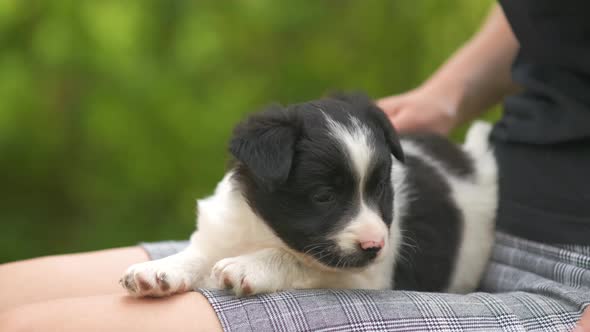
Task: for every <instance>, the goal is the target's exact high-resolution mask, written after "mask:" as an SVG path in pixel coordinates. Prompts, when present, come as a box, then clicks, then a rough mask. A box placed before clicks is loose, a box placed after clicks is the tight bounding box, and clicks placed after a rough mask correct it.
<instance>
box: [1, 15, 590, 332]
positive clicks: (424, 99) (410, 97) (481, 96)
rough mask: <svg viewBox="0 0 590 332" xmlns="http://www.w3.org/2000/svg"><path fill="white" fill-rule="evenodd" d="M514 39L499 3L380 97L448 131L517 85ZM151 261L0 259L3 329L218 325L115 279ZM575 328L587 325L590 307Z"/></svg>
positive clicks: (118, 256) (420, 122)
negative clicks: (449, 50)
mask: <svg viewBox="0 0 590 332" xmlns="http://www.w3.org/2000/svg"><path fill="white" fill-rule="evenodd" d="M517 49H518V42H517V41H516V39H515V38H514V35H513V34H512V31H511V30H510V27H509V25H508V23H507V21H506V18H505V17H504V14H503V12H502V10H501V9H500V8H499V7H498V6H496V7H495V8H494V9H493V10H492V12H491V14H490V16H489V17H488V19H487V21H486V23H485V24H484V25H483V27H482V29H481V30H480V32H479V33H478V34H476V35H475V36H474V37H473V38H472V39H471V40H470V41H469V42H467V43H466V44H465V46H464V47H463V48H461V49H460V50H458V51H457V52H456V53H455V55H453V56H452V57H451V58H450V59H449V60H448V61H447V62H446V63H445V64H444V65H443V66H442V67H441V68H440V69H439V70H438V71H437V72H436V73H435V74H434V75H433V76H432V77H431V78H430V79H429V80H427V81H426V82H425V83H424V84H422V85H421V86H420V87H418V88H416V89H414V90H412V91H409V92H406V93H403V94H400V95H394V96H390V97H386V98H383V99H380V100H378V105H379V106H380V107H381V108H382V109H383V110H384V111H385V112H386V113H387V115H388V116H389V118H390V120H391V121H392V123H393V124H394V126H395V127H396V128H397V129H398V130H399V131H401V132H407V131H413V130H429V131H435V132H439V133H441V134H447V133H448V132H449V131H450V130H451V129H452V128H453V127H454V126H456V125H458V124H460V123H462V122H465V121H467V120H469V119H471V118H474V117H476V116H477V115H479V114H481V113H482V112H484V111H485V110H486V109H487V108H488V107H490V106H492V105H493V104H495V103H497V102H499V101H500V100H501V99H502V98H503V97H504V96H506V95H508V94H510V93H512V92H514V91H517V86H516V85H514V84H513V83H512V82H511V80H510V65H511V63H512V60H513V59H514V56H515V54H516V51H517ZM146 260H148V256H147V255H146V253H145V252H144V251H143V250H142V249H141V248H139V247H128V248H121V249H111V250H105V251H98V252H91V253H83V254H74V255H63V256H50V257H43V258H37V259H32V260H26V261H21V262H15V263H8V264H3V265H0V294H2V296H0V332H4V331H11V332H12V331H54V330H55V331H105V330H107V331H162V330H165V331H190V330H194V331H220V330H221V326H220V324H219V320H218V318H217V316H216V315H215V313H214V311H213V309H212V307H211V306H210V305H209V303H208V302H207V300H206V299H205V298H204V297H203V296H202V295H200V294H199V293H196V292H190V293H185V294H180V295H175V296H171V297H167V298H162V299H149V298H143V299H133V298H130V297H129V296H127V295H126V294H125V293H124V291H123V289H122V288H121V287H120V286H119V285H118V283H117V280H118V279H119V277H120V276H121V275H122V273H123V271H124V270H125V269H126V268H127V267H128V266H129V265H131V264H133V263H139V262H143V261H146ZM578 328H579V330H576V332H582V331H587V332H590V308H588V309H587V310H586V311H585V312H584V315H583V317H582V318H581V320H580V321H579V323H578Z"/></svg>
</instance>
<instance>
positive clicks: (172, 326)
mask: <svg viewBox="0 0 590 332" xmlns="http://www.w3.org/2000/svg"><path fill="white" fill-rule="evenodd" d="M5 331H10V332H14V331H63V332H68V331H115V332H116V331H126V332H133V331H145V332H149V331H221V326H220V324H219V320H218V319H217V316H216V315H215V312H214V311H213V308H212V307H211V306H210V305H209V303H208V302H207V300H206V299H205V298H204V297H203V296H202V295H201V294H199V293H196V292H190V293H184V294H180V295H174V296H170V297H166V298H158V299H150V298H142V299H135V298H132V297H129V296H126V295H122V294H112V295H100V296H92V297H82V298H70V299H58V300H52V301H48V302H39V303H33V304H28V305H24V306H21V307H18V308H15V309H11V310H9V311H5V312H2V313H0V332H5Z"/></svg>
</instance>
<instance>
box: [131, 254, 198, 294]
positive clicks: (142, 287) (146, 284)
mask: <svg viewBox="0 0 590 332" xmlns="http://www.w3.org/2000/svg"><path fill="white" fill-rule="evenodd" d="M119 282H120V283H121V285H122V286H123V288H125V289H126V290H127V291H128V292H129V294H131V295H133V296H137V297H140V296H154V297H160V296H168V295H172V294H175V293H182V292H185V291H187V290H188V289H189V288H190V286H191V284H190V279H189V278H188V276H187V275H186V273H185V271H184V270H183V269H182V268H179V267H175V266H171V265H168V264H164V263H162V262H159V261H151V262H145V263H139V264H134V265H131V266H130V267H129V268H128V269H127V271H126V272H125V274H124V275H123V277H122V278H121V280H119Z"/></svg>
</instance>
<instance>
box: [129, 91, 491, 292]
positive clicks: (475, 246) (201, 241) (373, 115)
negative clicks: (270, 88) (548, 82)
mask: <svg viewBox="0 0 590 332" xmlns="http://www.w3.org/2000/svg"><path fill="white" fill-rule="evenodd" d="M489 130H490V126H489V125H486V124H483V123H476V124H475V125H474V126H473V127H472V128H471V129H470V131H469V133H468V135H467V140H466V143H465V144H464V145H463V146H462V147H459V146H456V145H454V144H452V143H450V142H449V141H447V140H446V139H444V138H441V137H438V136H435V135H414V136H404V137H402V138H401V140H400V139H398V136H397V135H396V132H395V130H394V129H393V127H392V126H391V125H390V123H389V121H388V119H387V118H386V117H385V115H384V114H383V112H382V111H381V110H380V109H379V108H377V107H376V106H375V105H374V104H373V103H372V102H371V101H370V100H369V99H368V98H367V97H366V96H362V95H342V96H336V97H331V98H325V99H320V100H316V101H312V102H307V103H302V104H296V105H291V106H288V107H280V106H275V107H271V108H269V109H268V110H266V111H264V112H262V113H260V114H256V115H253V116H251V117H250V118H249V119H247V120H246V121H244V122H242V123H241V124H240V125H238V126H237V128H236V129H235V132H234V136H233V138H232V140H231V143H230V151H231V153H232V155H233V157H234V158H235V162H234V163H233V166H232V167H231V169H230V170H229V172H228V173H227V174H226V175H225V177H224V178H223V179H222V180H221V182H220V183H219V184H218V186H217V188H216V190H215V193H214V194H213V196H210V197H208V198H206V199H203V200H199V201H198V222H197V226H198V230H197V231H195V232H194V233H193V235H192V237H191V244H190V246H189V247H188V248H187V249H186V250H184V251H182V252H180V253H178V254H176V255H173V256H170V257H167V258H164V259H160V260H156V261H151V262H146V263H140V264H136V265H133V266H131V267H129V269H128V270H127V272H126V273H125V275H124V276H123V278H122V279H121V283H122V284H123V286H124V287H125V288H126V289H127V290H128V291H129V293H130V294H132V295H135V296H166V295H170V294H173V293H178V292H183V291H186V290H190V289H194V288H198V287H203V288H229V289H232V290H233V291H234V292H235V294H237V295H238V296H243V295H250V294H257V293H265V292H275V291H279V290H283V289H294V288H360V289H389V288H394V289H413V290H422V291H449V292H469V291H472V290H474V289H475V287H476V286H477V284H478V282H479V280H480V277H481V275H482V272H483V270H484V267H485V265H486V263H487V260H488V257H489V255H490V250H491V247H492V242H493V228H494V218H495V211H496V204H497V193H496V192H497V188H496V186H497V184H496V166H495V161H494V158H493V154H492V152H491V151H490V149H489V147H488V144H487V141H488V134H489Z"/></svg>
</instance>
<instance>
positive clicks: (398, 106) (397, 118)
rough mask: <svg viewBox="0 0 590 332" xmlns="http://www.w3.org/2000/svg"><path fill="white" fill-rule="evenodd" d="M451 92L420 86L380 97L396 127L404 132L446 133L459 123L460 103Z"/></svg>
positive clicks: (385, 110)
mask: <svg viewBox="0 0 590 332" xmlns="http://www.w3.org/2000/svg"><path fill="white" fill-rule="evenodd" d="M453 99H454V98H452V97H451V96H450V95H445V94H444V93H441V92H436V91H432V90H429V89H427V88H417V89H415V90H412V91H409V92H406V93H403V94H399V95H394V96H390V97H385V98H382V99H379V100H377V105H378V106H379V107H380V108H381V109H383V111H384V112H385V114H386V115H387V117H388V118H389V120H390V121H391V123H392V124H393V126H394V127H395V129H397V131H399V132H401V133H405V132H412V131H428V132H435V133H438V134H442V135H447V134H448V133H449V132H450V131H451V129H453V127H455V125H457V122H458V121H457V116H456V114H457V106H456V105H457V103H456V102H455V101H454V100H453Z"/></svg>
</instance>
